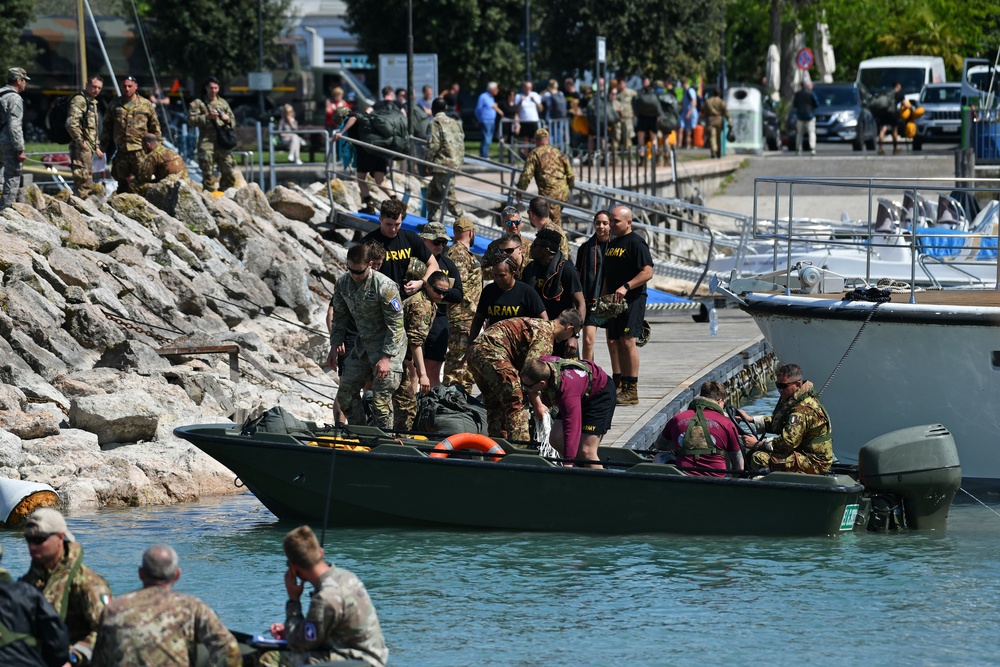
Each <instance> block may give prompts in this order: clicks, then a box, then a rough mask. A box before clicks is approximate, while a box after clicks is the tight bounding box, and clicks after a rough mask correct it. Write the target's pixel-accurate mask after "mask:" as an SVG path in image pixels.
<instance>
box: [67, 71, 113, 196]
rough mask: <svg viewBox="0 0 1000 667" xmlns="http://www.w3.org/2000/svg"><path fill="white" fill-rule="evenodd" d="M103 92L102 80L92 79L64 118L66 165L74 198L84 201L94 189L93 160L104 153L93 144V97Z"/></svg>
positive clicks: (95, 77)
mask: <svg viewBox="0 0 1000 667" xmlns="http://www.w3.org/2000/svg"><path fill="white" fill-rule="evenodd" d="M103 89H104V79H102V78H101V77H99V76H97V75H94V76H92V77H90V81H88V82H87V87H86V88H84V89H83V92H82V93H78V94H76V95H73V97H72V98H71V99H70V101H69V111H68V113H67V114H66V132H68V133H69V138H70V142H69V156H70V165H71V166H72V169H73V187H74V188H75V189H76V196H77V197H79V198H80V199H86V198H87V197H89V196H90V193H91V191H92V190H93V189H94V158H95V157H103V156H104V152H103V151H102V150H101V146H100V144H98V142H97V96H98V95H100V94H101V90H103Z"/></svg>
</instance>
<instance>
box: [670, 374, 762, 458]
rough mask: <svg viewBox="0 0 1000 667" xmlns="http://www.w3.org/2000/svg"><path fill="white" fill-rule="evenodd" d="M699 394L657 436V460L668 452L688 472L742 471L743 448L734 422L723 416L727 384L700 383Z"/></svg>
mask: <svg viewBox="0 0 1000 667" xmlns="http://www.w3.org/2000/svg"><path fill="white" fill-rule="evenodd" d="M698 393H699V396H698V398H696V399H694V400H693V401H691V403H690V404H689V405H688V407H687V410H685V411H683V412H679V413H677V414H676V415H674V416H673V417H672V418H671V419H670V421H668V422H667V425H666V426H664V427H663V433H661V434H660V437H659V438H657V439H656V443H655V447H656V449H658V450H659V451H660V453H659V454H657V455H656V462H657V463H664V462H666V460H667V458H668V457H669V455H670V453H673V455H674V457H675V458H676V463H677V467H678V468H680V469H681V470H683V471H684V472H686V473H687V474H689V475H704V476H707V477H725V476H726V473H727V472H731V473H733V474H735V475H738V474H739V473H740V472H742V471H743V450H742V448H741V447H740V434H739V431H737V430H736V424H734V423H733V421H732V420H731V419H730V418H729V417H727V416H726V413H725V412H724V411H723V408H724V407H725V404H726V388H725V387H723V386H722V385H721V384H719V383H718V382H705V383H704V384H702V385H701V390H700V391H699V392H698Z"/></svg>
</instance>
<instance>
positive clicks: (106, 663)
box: [92, 544, 243, 667]
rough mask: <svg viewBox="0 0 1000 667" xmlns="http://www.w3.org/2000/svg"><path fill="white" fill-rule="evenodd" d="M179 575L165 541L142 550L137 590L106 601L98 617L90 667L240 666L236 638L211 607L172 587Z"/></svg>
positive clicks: (175, 557) (241, 658)
mask: <svg viewBox="0 0 1000 667" xmlns="http://www.w3.org/2000/svg"><path fill="white" fill-rule="evenodd" d="M180 576H181V568H180V567H179V565H178V563H177V552H176V551H174V550H173V549H172V548H170V547H168V546H167V545H165V544H156V545H153V546H151V547H149V548H148V549H146V551H145V553H143V554H142V565H140V566H139V579H140V580H141V581H142V588H140V589H139V590H137V591H133V592H131V593H126V594H125V595H123V596H121V597H119V598H115V599H114V600H112V601H111V602H109V603H108V606H107V608H105V610H104V614H103V615H102V616H101V626H100V628H99V629H98V631H97V643H96V644H95V645H94V657H93V660H92V664H93V665H94V667H130V666H131V665H149V666H150V667H154V666H158V665H195V664H199V665H200V664H206V665H216V666H221V665H225V666H226V667H241V665H242V664H243V657H242V655H241V654H240V648H239V646H238V645H237V644H236V638H235V637H233V635H232V634H231V633H230V632H229V630H227V629H226V626H225V625H223V623H222V621H220V620H219V617H218V616H217V615H216V613H215V612H214V611H212V608H211V607H209V606H208V605H207V604H205V603H204V602H202V601H201V600H199V599H198V598H196V597H194V596H191V595H185V594H184V593H178V592H176V591H174V590H173V586H174V583H176V581H177V580H178V579H180ZM199 653H204V656H200V655H198V654H199Z"/></svg>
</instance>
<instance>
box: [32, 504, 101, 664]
mask: <svg viewBox="0 0 1000 667" xmlns="http://www.w3.org/2000/svg"><path fill="white" fill-rule="evenodd" d="M24 539H25V540H27V542H28V554H29V555H30V556H31V569H29V570H28V573H27V574H25V575H24V576H23V577H21V581H23V582H25V583H28V584H30V585H32V586H34V587H35V588H37V589H38V590H40V591H41V592H42V595H44V596H45V599H46V600H48V601H49V603H50V604H52V606H53V607H55V608H56V611H57V612H59V615H60V616H61V617H62V618H63V620H65V621H66V625H67V626H68V628H69V641H70V642H71V645H70V647H69V650H70V662H71V663H72V664H74V665H88V664H90V656H91V653H92V652H93V650H94V641H95V640H96V638H97V626H98V624H99V622H100V620H101V613H102V612H103V611H104V607H105V606H106V605H107V604H108V600H110V599H111V589H110V588H109V587H108V582H107V581H105V580H104V577H102V576H101V575H99V574H97V573H96V572H94V571H93V570H91V569H90V568H89V567H87V566H86V565H84V564H83V547H82V546H80V544H79V543H78V542H76V539H75V538H74V537H73V533H71V532H69V529H68V528H67V527H66V519H64V518H63V515H62V514H60V513H59V512H57V511H56V510H54V509H51V508H48V507H43V508H42V509H38V510H35V511H34V512H33V513H32V514H31V516H29V517H28V520H27V521H25V522H24Z"/></svg>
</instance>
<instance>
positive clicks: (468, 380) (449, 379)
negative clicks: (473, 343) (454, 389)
mask: <svg viewBox="0 0 1000 667" xmlns="http://www.w3.org/2000/svg"><path fill="white" fill-rule="evenodd" d="M449 324H450V326H449V327H448V353H447V354H446V355H445V357H444V383H443V384H446V385H458V386H460V387H462V388H464V389H465V391H467V392H468V393H470V394H471V393H472V385H473V384H474V383H475V380H473V379H472V373H470V372H469V365H468V364H467V363H465V360H464V359H462V355H464V354H465V350H466V348H467V347H468V346H469V328H470V327H471V326H472V322H471V321H470V322H450V323H449Z"/></svg>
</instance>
